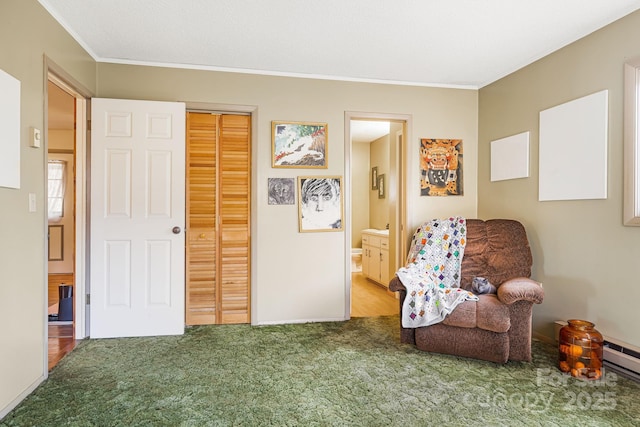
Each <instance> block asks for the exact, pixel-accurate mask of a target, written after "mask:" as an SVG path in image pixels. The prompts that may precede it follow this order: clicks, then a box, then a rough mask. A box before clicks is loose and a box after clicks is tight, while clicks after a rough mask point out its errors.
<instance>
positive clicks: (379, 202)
mask: <svg viewBox="0 0 640 427" xmlns="http://www.w3.org/2000/svg"><path fill="white" fill-rule="evenodd" d="M347 116H348V119H347V120H346V121H345V122H346V123H348V132H347V135H348V136H347V139H346V140H347V144H346V145H347V146H348V149H347V151H348V159H349V161H348V162H347V163H348V167H347V170H348V175H349V177H348V179H349V186H348V187H349V190H348V193H347V194H346V197H347V199H348V202H347V203H348V205H349V210H348V212H350V215H351V218H350V221H349V223H348V224H349V225H350V227H347V240H348V241H349V248H348V253H349V262H348V267H347V270H348V278H347V280H348V282H349V286H348V288H349V293H348V300H349V301H350V311H349V313H348V314H349V316H350V317H371V316H381V315H392V314H398V312H399V308H398V302H397V300H396V295H395V293H393V292H391V291H389V290H388V284H389V281H390V279H391V278H392V277H393V275H394V273H395V271H396V270H397V268H398V267H399V265H400V264H399V260H400V259H401V258H402V259H403V258H404V252H405V249H404V246H405V243H404V242H405V238H404V232H403V230H404V221H405V220H404V218H405V215H404V212H405V197H404V194H405V193H404V175H403V172H402V171H403V170H404V163H405V162H404V158H405V151H404V146H403V141H404V135H406V133H407V122H408V120H409V118H407V117H404V116H401V117H398V116H394V115H374V114H351V115H349V114H348V115H347Z"/></svg>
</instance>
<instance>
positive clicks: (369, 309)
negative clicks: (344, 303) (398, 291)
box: [351, 271, 400, 317]
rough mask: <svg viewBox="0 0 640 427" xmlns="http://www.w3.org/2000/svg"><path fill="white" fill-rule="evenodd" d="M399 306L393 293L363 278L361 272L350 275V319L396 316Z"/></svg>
mask: <svg viewBox="0 0 640 427" xmlns="http://www.w3.org/2000/svg"><path fill="white" fill-rule="evenodd" d="M399 304H400V303H399V302H398V300H397V299H396V295H395V293H394V292H391V291H389V290H388V289H386V288H385V287H384V286H382V285H380V284H377V283H375V282H373V281H371V280H369V279H367V278H365V277H364V276H363V275H362V273H361V272H357V271H356V272H352V273H351V317H373V316H390V315H393V314H398V313H399V312H400V305H399Z"/></svg>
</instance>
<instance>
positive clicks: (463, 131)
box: [98, 64, 478, 324]
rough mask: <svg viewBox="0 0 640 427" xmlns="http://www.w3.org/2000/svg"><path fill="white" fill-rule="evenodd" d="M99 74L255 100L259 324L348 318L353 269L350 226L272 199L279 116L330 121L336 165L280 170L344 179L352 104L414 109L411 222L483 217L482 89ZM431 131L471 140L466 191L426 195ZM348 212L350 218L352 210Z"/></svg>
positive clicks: (141, 90)
mask: <svg viewBox="0 0 640 427" xmlns="http://www.w3.org/2000/svg"><path fill="white" fill-rule="evenodd" d="M98 81H99V85H98V95H99V96H101V97H113V98H133V99H156V100H179V101H186V102H205V103H222V104H234V105H253V106H257V112H256V114H257V129H256V132H255V134H254V135H253V138H254V148H253V155H254V165H255V167H254V170H253V173H254V183H255V188H254V190H253V204H254V206H253V208H254V216H253V223H254V233H253V234H252V240H253V250H254V252H253V254H254V256H253V263H252V275H253V286H254V288H253V294H252V300H253V301H252V302H253V308H254V313H253V315H254V316H255V317H254V321H255V322H256V323H259V324H266V323H283V322H305V321H314V320H332V319H344V318H345V305H346V283H345V277H346V271H347V270H345V269H346V268H348V266H349V254H346V253H345V247H351V242H350V239H351V235H349V236H346V235H345V234H346V233H344V232H338V233H299V232H298V224H297V221H298V213H297V206H290V207H286V206H285V207H283V206H278V209H277V212H276V209H273V207H270V206H268V204H267V196H266V190H267V188H266V181H267V177H269V176H274V172H275V170H274V169H272V168H271V121H272V120H296V121H320V122H326V123H328V125H329V138H328V141H329V142H328V153H329V155H328V163H329V167H328V169H326V170H303V169H290V170H288V169H278V170H277V175H278V176H283V177H287V176H290V177H295V176H298V175H309V174H312V175H324V174H327V175H341V176H344V171H345V162H344V150H345V144H344V129H345V128H344V126H345V123H344V115H345V111H352V112H355V111H358V112H392V113H397V114H410V115H412V116H413V123H414V128H413V129H412V131H413V135H415V138H413V139H412V140H410V141H409V147H408V150H407V151H408V168H407V173H408V174H409V176H408V178H409V188H411V189H412V190H411V192H410V194H409V199H410V202H411V206H412V210H411V211H410V218H409V226H410V228H413V227H414V226H415V225H416V224H417V223H419V222H420V221H424V219H425V218H431V217H433V216H440V215H450V214H452V213H456V214H461V215H467V216H475V214H476V193H475V188H476V182H475V176H476V170H475V163H476V161H475V156H476V150H475V148H474V147H475V146H476V145H477V142H476V140H477V114H478V111H477V92H476V91H472V90H457V89H442V88H416V87H401V86H390V85H379V84H364V83H348V82H337V81H324V80H311V79H300V78H284V77H271V76H258V75H249V74H234V73H221V72H211V71H197V70H180V69H168V68H160V67H142V66H127V65H117V64H99V65H98ZM430 135H437V136H442V135H444V136H445V137H452V138H463V139H464V140H465V156H466V159H467V162H468V163H467V165H468V166H469V170H468V171H467V172H468V173H467V174H466V182H465V189H466V193H465V196H464V197H461V198H453V197H449V198H441V199H439V200H437V201H427V200H419V183H418V178H419V172H418V159H417V155H418V139H417V138H418V137H420V136H423V137H428V136H430ZM467 144H468V145H467ZM467 147H469V149H468V150H467ZM413 171H415V173H414V172H413ZM347 190H348V191H347V192H346V193H345V194H346V195H349V194H350V189H347ZM423 199H424V198H423ZM283 208H284V209H283ZM345 217H346V218H349V213H347V214H346V216H345ZM345 239H348V240H345Z"/></svg>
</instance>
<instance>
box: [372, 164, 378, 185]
mask: <svg viewBox="0 0 640 427" xmlns="http://www.w3.org/2000/svg"><path fill="white" fill-rule="evenodd" d="M371 189H372V190H377V189H378V167H377V166H374V167H372V168H371Z"/></svg>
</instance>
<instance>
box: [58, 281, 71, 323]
mask: <svg viewBox="0 0 640 427" xmlns="http://www.w3.org/2000/svg"><path fill="white" fill-rule="evenodd" d="M58 297H59V298H60V300H59V303H58V304H59V305H58V319H57V320H65V321H68V320H73V286H71V285H60V286H59V287H58Z"/></svg>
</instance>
